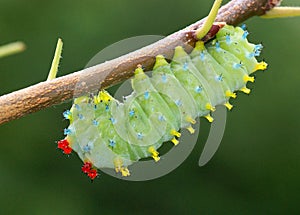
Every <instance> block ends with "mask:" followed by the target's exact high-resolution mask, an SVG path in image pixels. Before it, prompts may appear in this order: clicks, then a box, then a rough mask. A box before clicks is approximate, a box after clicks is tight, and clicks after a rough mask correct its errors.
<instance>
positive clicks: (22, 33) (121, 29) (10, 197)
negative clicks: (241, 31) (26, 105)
mask: <svg viewBox="0 0 300 215" xmlns="http://www.w3.org/2000/svg"><path fill="white" fill-rule="evenodd" d="M211 3H212V1H204V0H202V1H201V0H185V1H182V0H173V1H157V0H153V1H139V0H111V1H108V0H98V1H92V0H86V1H67V0H59V1H58V0H52V1H38V0H27V1H21V0H0V42H1V44H4V43H8V42H11V41H15V40H22V41H24V42H25V43H26V44H27V46H28V49H27V50H26V52H24V53H22V54H19V55H15V56H11V57H7V58H3V59H1V60H0V71H1V75H0V94H1V95H2V94H5V93H9V92H11V91H14V90H17V89H21V88H24V87H27V86H29V85H32V84H34V83H38V82H40V81H43V80H45V79H46V77H47V73H48V70H49V67H50V63H51V60H52V56H53V52H54V47H55V44H56V40H57V37H62V38H63V40H64V51H63V59H62V62H61V66H60V72H59V75H60V76H62V75H65V74H68V73H71V72H72V71H76V70H79V69H81V68H83V67H84V66H85V64H86V63H87V62H88V61H89V59H90V58H91V57H93V55H94V54H96V53H97V52H98V51H100V50H101V49H103V48H105V47H106V46H108V45H110V44H112V43H114V42H117V41H119V40H121V39H124V38H128V37H131V36H136V35H147V34H151V35H153V34H157V35H168V34H170V33H172V32H174V31H177V30H178V29H181V28H183V27H185V26H186V25H188V24H190V23H193V22H194V21H196V20H198V19H200V18H201V17H203V16H205V15H206V14H207V13H208V11H209V9H210V6H211ZM284 4H285V5H298V6H300V4H299V1H298V0H286V1H285V2H284ZM246 24H247V25H248V29H249V31H250V33H251V34H250V36H249V37H250V40H251V41H253V42H263V44H264V47H265V49H264V51H263V57H264V58H265V60H266V61H267V62H268V63H269V65H270V66H269V69H268V70H267V71H266V72H258V73H257V75H256V77H257V79H256V82H255V84H252V85H251V86H250V87H251V88H252V89H253V91H252V93H251V94H250V96H246V95H240V96H239V97H238V99H237V100H235V101H234V105H235V106H236V108H234V109H233V111H232V112H231V113H229V114H228V121H227V127H226V131H225V136H224V138H223V141H222V143H221V146H220V148H219V150H218V151H217V153H216V155H215V156H214V157H213V159H212V160H211V161H210V162H209V163H208V164H207V165H206V166H204V167H201V168H200V167H199V166H198V159H199V156H200V153H201V150H202V148H203V145H204V143H205V141H206V138H207V134H208V129H209V125H208V123H206V122H205V121H204V120H201V122H202V124H201V126H202V130H201V132H200V136H199V141H198V144H197V146H196V147H195V149H194V151H193V152H192V154H191V155H190V156H189V158H188V159H187V160H186V161H185V162H184V163H183V164H182V165H181V166H180V167H179V168H177V169H176V170H175V171H173V172H171V173H170V174H168V175H166V176H164V177H162V178H159V179H156V180H152V181H146V182H128V181H123V180H118V179H115V178H113V177H111V176H108V175H105V174H101V176H100V178H99V179H97V180H95V181H94V183H90V181H89V179H88V178H87V177H86V176H85V175H84V174H82V173H81V171H80V167H81V164H82V163H81V161H80V160H79V159H78V158H77V156H76V155H72V156H70V157H66V156H63V155H62V153H61V152H60V151H58V150H56V144H55V141H56V140H59V139H61V138H63V128H64V127H66V126H67V122H66V121H64V120H63V117H62V112H63V111H64V110H65V109H67V108H69V107H70V105H71V102H68V103H65V104H62V105H57V106H55V107H51V108H48V109H46V110H43V111H40V112H38V113H34V114H31V115H29V116H26V117H24V118H22V119H19V120H16V121H13V122H10V123H7V124H5V125H1V126H0V136H1V140H0V142H1V144H0V146H1V150H0V214H31V215H32V214H45V215H46V214H283V213H287V214H299V212H300V206H299V198H298V197H299V194H300V173H299V172H300V171H299V170H300V158H299V155H300V136H299V133H300V132H299V127H300V126H299V121H300V116H299V114H297V110H299V108H300V99H299V98H300V96H299V87H298V86H299V83H300V75H299V67H300V61H299V50H300V43H299V36H300V28H299V26H300V18H292V19H278V20H262V19H259V18H252V19H250V20H248V21H247V22H246ZM145 171H146V170H145Z"/></svg>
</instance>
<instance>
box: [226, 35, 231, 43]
mask: <svg viewBox="0 0 300 215" xmlns="http://www.w3.org/2000/svg"><path fill="white" fill-rule="evenodd" d="M226 43H227V44H228V45H229V44H230V43H231V39H230V34H226Z"/></svg>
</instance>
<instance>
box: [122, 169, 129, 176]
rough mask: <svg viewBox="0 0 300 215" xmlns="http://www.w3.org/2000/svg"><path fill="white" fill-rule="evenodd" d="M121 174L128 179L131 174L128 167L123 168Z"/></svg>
mask: <svg viewBox="0 0 300 215" xmlns="http://www.w3.org/2000/svg"><path fill="white" fill-rule="evenodd" d="M121 174H122V176H124V177H126V176H130V172H129V170H128V169H127V168H126V167H122V168H121Z"/></svg>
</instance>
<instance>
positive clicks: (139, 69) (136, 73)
mask: <svg viewBox="0 0 300 215" xmlns="http://www.w3.org/2000/svg"><path fill="white" fill-rule="evenodd" d="M134 74H135V75H138V74H144V70H143V69H142V67H138V68H136V69H135V70H134Z"/></svg>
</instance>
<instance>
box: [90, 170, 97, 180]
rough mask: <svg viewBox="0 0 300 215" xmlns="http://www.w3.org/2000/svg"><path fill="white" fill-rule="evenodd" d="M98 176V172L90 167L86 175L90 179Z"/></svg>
mask: <svg viewBox="0 0 300 215" xmlns="http://www.w3.org/2000/svg"><path fill="white" fill-rule="evenodd" d="M97 176H98V172H97V170H96V169H91V170H90V172H89V173H88V177H89V178H90V179H91V180H94V179H95V178H96V177H97Z"/></svg>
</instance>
